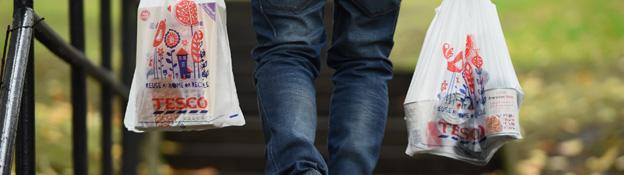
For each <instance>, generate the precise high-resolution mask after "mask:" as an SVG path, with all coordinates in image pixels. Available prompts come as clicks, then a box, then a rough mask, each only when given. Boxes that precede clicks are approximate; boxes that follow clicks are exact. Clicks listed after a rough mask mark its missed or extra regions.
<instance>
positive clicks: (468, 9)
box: [404, 0, 523, 165]
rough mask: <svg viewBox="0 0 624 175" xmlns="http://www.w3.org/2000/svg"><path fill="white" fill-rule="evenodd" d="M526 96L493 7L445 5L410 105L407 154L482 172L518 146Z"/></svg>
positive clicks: (468, 0) (471, 2) (486, 2)
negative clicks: (464, 164) (510, 147)
mask: <svg viewBox="0 0 624 175" xmlns="http://www.w3.org/2000/svg"><path fill="white" fill-rule="evenodd" d="M522 97H523V92H522V89H521V87H520V84H519V83H518V79H517V78H516V73H515V71H514V68H513V65H512V63H511V58H510V56H509V52H508V50H507V45H506V43H505V38H504V36H503V31H502V28H501V25H500V22H499V19H498V15H497V11H496V6H495V5H494V4H493V3H492V2H490V0H444V1H442V4H441V5H440V6H439V7H438V8H437V9H436V16H435V17H434V19H433V22H432V23H431V26H429V30H428V31H427V36H426V38H425V41H424V44H423V48H422V50H421V53H420V58H419V59H418V64H417V66H416V70H415V72H414V76H413V78H412V83H411V85H410V88H409V91H408V93H407V97H406V99H405V103H404V108H405V115H406V116H405V120H406V123H407V128H408V133H409V144H408V146H407V150H406V154H408V155H410V156H414V155H415V154H434V155H439V156H445V157H450V158H454V159H458V160H462V161H466V162H469V163H472V164H477V165H484V164H487V162H488V161H489V160H490V158H491V157H492V155H493V154H494V153H495V152H496V150H498V149H499V148H500V147H501V146H503V145H504V144H505V143H507V142H509V141H512V140H517V139H521V138H522V136H521V132H520V125H519V120H518V111H519V106H520V104H521V103H522Z"/></svg>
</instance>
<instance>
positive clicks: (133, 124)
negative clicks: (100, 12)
mask: <svg viewBox="0 0 624 175" xmlns="http://www.w3.org/2000/svg"><path fill="white" fill-rule="evenodd" d="M225 17H226V13H225V2H224V1H223V0H143V1H141V3H140V4H139V9H138V17H137V22H138V24H137V30H138V31H137V55H136V70H135V72H134V78H133V81H132V87H131V90H130V99H129V101H128V106H127V109H126V114H125V118H124V124H125V126H126V128H128V130H130V131H135V132H141V131H146V130H167V131H185V130H203V129H211V128H222V127H226V126H242V125H244V124H245V119H244V118H243V114H242V112H241V109H240V106H239V103H238V97H237V95H236V87H235V85H234V77H233V74H232V65H231V55H230V47H229V41H228V36H227V30H226V19H225Z"/></svg>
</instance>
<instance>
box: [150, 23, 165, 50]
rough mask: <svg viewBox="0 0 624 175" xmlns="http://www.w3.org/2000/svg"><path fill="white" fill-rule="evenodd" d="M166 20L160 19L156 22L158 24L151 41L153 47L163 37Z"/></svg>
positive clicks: (158, 43)
mask: <svg viewBox="0 0 624 175" xmlns="http://www.w3.org/2000/svg"><path fill="white" fill-rule="evenodd" d="M166 27H167V25H166V21H165V20H162V21H160V22H158V26H157V27H156V33H155V34H154V42H153V43H152V46H153V47H158V45H160V43H162V42H163V40H164V39H165V29H166Z"/></svg>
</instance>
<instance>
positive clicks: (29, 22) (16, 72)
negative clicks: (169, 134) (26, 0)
mask: <svg viewBox="0 0 624 175" xmlns="http://www.w3.org/2000/svg"><path fill="white" fill-rule="evenodd" d="M15 10H16V11H15V13H14V17H13V18H14V21H13V26H15V27H14V28H13V29H11V30H12V31H13V32H12V34H11V41H10V45H9V52H8V57H7V60H6V64H5V65H4V69H3V70H4V72H3V74H2V77H1V78H2V80H3V81H2V82H3V84H2V85H1V86H0V101H2V103H0V117H1V118H0V122H1V123H0V124H1V125H0V131H1V132H2V133H0V134H1V135H0V175H9V174H11V168H12V167H11V164H12V157H13V152H14V150H13V149H14V146H13V145H14V144H15V143H16V141H15V140H16V131H17V128H18V121H19V120H21V119H20V107H21V106H20V105H23V104H22V102H24V99H23V98H24V97H23V93H24V88H25V83H27V82H25V80H26V79H27V76H26V72H27V69H28V66H29V65H31V64H34V63H32V62H30V63H29V55H30V54H31V53H30V52H31V48H32V47H31V46H32V42H33V39H35V38H36V39H37V40H39V41H40V42H41V43H42V44H43V45H44V46H45V47H46V48H47V49H48V50H50V51H51V52H52V53H54V54H55V55H56V56H58V57H59V58H61V59H62V60H64V61H65V62H67V63H69V64H70V65H72V66H74V67H80V68H81V69H82V70H83V71H84V72H85V73H86V74H87V75H89V76H92V77H93V78H95V80H96V81H98V82H100V83H101V85H102V87H108V88H109V90H111V91H112V92H113V93H114V94H115V95H118V96H120V97H122V99H123V100H124V101H127V100H128V94H129V87H128V86H127V85H125V84H123V83H122V82H121V81H119V80H117V79H116V78H115V77H114V74H113V73H112V72H111V71H109V70H107V69H106V68H102V67H99V66H97V65H95V64H94V63H93V62H91V61H90V59H89V58H88V57H87V56H86V55H85V53H84V52H82V51H80V50H78V49H77V48H75V47H74V46H72V45H70V44H69V43H67V42H66V41H64V40H63V39H62V38H61V37H60V36H59V35H58V34H57V33H56V32H55V31H54V30H53V29H52V28H51V27H50V26H49V25H48V24H47V23H46V22H44V21H43V19H42V18H41V17H39V16H37V15H36V14H35V12H34V11H33V9H32V8H29V7H24V8H19V9H15ZM29 81H32V80H29ZM109 98H110V97H109ZM26 102H28V100H26ZM28 105H34V104H26V106H28ZM22 117H24V116H22ZM20 125H21V124H20ZM20 130H21V129H20ZM31 139H34V138H31ZM31 141H34V140H31ZM18 159H19V157H18ZM27 159H32V157H30V158H27ZM29 161H34V160H29ZM29 172H30V171H29ZM106 172H109V173H110V172H111V170H107V171H106ZM28 174H34V172H30V173H28Z"/></svg>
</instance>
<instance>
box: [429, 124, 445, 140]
mask: <svg viewBox="0 0 624 175" xmlns="http://www.w3.org/2000/svg"><path fill="white" fill-rule="evenodd" d="M427 131H428V132H429V133H428V134H429V137H428V138H427V145H441V144H442V140H440V137H438V136H440V130H438V126H437V123H436V122H429V123H428V125H427Z"/></svg>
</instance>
